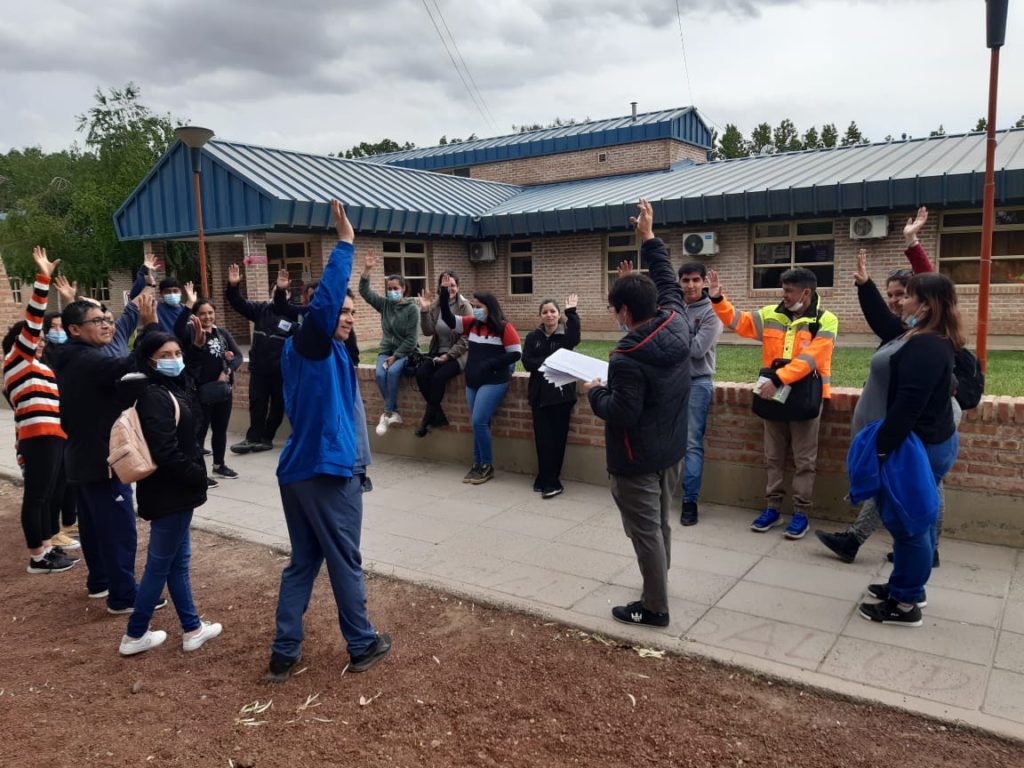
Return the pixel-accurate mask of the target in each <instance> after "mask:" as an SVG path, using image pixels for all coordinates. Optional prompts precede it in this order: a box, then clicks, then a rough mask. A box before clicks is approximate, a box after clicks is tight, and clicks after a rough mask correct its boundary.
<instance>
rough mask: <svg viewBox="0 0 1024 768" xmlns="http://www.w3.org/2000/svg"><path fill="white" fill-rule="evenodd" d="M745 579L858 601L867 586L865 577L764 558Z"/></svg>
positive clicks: (844, 571) (815, 566) (844, 570)
mask: <svg viewBox="0 0 1024 768" xmlns="http://www.w3.org/2000/svg"><path fill="white" fill-rule="evenodd" d="M744 579H745V580H746V581H753V582H756V583H758V584H768V585H771V586H774V587H784V588H786V589H792V590H795V591H797V592H810V593H812V594H816V595H825V596H826V597H835V598H839V599H841V600H856V599H857V598H858V597H860V595H862V594H863V593H864V588H865V587H866V586H867V585H868V580H867V578H866V577H865V576H864V574H861V573H857V572H851V571H849V570H847V569H845V568H842V569H839V568H834V567H833V568H828V567H825V566H823V565H810V564H807V563H802V562H794V561H792V560H782V559H780V558H775V557H765V558H763V559H762V560H761V561H760V562H759V563H758V564H757V565H755V566H754V567H753V568H751V569H750V572H749V573H747V574H746V576H745V577H744Z"/></svg>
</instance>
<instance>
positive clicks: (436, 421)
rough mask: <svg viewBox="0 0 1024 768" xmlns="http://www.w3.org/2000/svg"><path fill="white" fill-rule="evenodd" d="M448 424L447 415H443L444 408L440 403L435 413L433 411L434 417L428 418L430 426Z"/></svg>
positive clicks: (444, 425) (445, 425)
mask: <svg viewBox="0 0 1024 768" xmlns="http://www.w3.org/2000/svg"><path fill="white" fill-rule="evenodd" d="M448 424H449V422H448V417H447V416H445V415H444V409H443V408H442V407H441V406H440V405H439V406H437V413H435V414H434V418H432V419H431V420H430V426H432V427H447V426H448Z"/></svg>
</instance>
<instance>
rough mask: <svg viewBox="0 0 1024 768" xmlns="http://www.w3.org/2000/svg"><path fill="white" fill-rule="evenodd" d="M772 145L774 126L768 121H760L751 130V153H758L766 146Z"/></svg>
mask: <svg viewBox="0 0 1024 768" xmlns="http://www.w3.org/2000/svg"><path fill="white" fill-rule="evenodd" d="M770 146H772V127H771V126H770V125H768V123H758V124H757V127H756V128H754V130H753V131H751V132H750V154H752V155H757V154H760V153H761V151H762V150H763V149H764V148H765V147H770Z"/></svg>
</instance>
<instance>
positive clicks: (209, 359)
mask: <svg viewBox="0 0 1024 768" xmlns="http://www.w3.org/2000/svg"><path fill="white" fill-rule="evenodd" d="M191 317H192V311H191V310H190V309H188V308H187V307H186V308H185V310H184V311H183V312H182V313H181V317H179V318H178V321H177V322H176V323H175V324H174V333H175V335H176V336H177V337H178V341H179V342H180V343H181V348H182V350H183V351H184V352H185V363H186V365H188V374H189V376H191V377H192V379H193V380H194V381H195V383H196V386H197V387H201V386H203V384H209V383H210V382H211V381H216V380H217V378H218V377H219V376H220V375H221V374H222V373H227V374H228V379H229V380H230V381H232V382H234V380H235V371H237V370H238V369H239V368H241V367H242V362H243V359H242V350H241V348H240V347H239V346H238V344H237V343H235V337H234V336H232V335H231V334H230V333H228V331H227V330H226V329H225V328H221V327H220V326H217V325H215V326H214V327H213V331H212V332H211V333H207V334H206V343H205V344H203V346H202V347H197V346H196V345H195V344H193V343H192V340H193V339H194V338H195V336H196V334H195V331H194V330H193V328H192V325H191V322H190V321H191ZM228 352H230V353H231V359H230V360H228V355H227V353H228Z"/></svg>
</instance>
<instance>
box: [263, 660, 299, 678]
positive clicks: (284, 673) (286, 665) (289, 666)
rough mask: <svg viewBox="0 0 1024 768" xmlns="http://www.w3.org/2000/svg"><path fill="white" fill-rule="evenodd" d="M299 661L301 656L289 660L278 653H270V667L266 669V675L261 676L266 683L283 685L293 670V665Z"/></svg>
mask: <svg viewBox="0 0 1024 768" xmlns="http://www.w3.org/2000/svg"><path fill="white" fill-rule="evenodd" d="M301 660H302V657H301V656H296V657H295V658H294V659H290V658H288V657H287V656H282V655H281V654H279V653H271V654H270V665H269V666H268V667H267V673H266V674H265V675H263V679H264V680H266V681H267V682H268V683H283V682H284V681H285V680H287V679H288V678H289V677H291V675H292V670H293V669H295V665H296V664H298V663H299V661H301Z"/></svg>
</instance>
